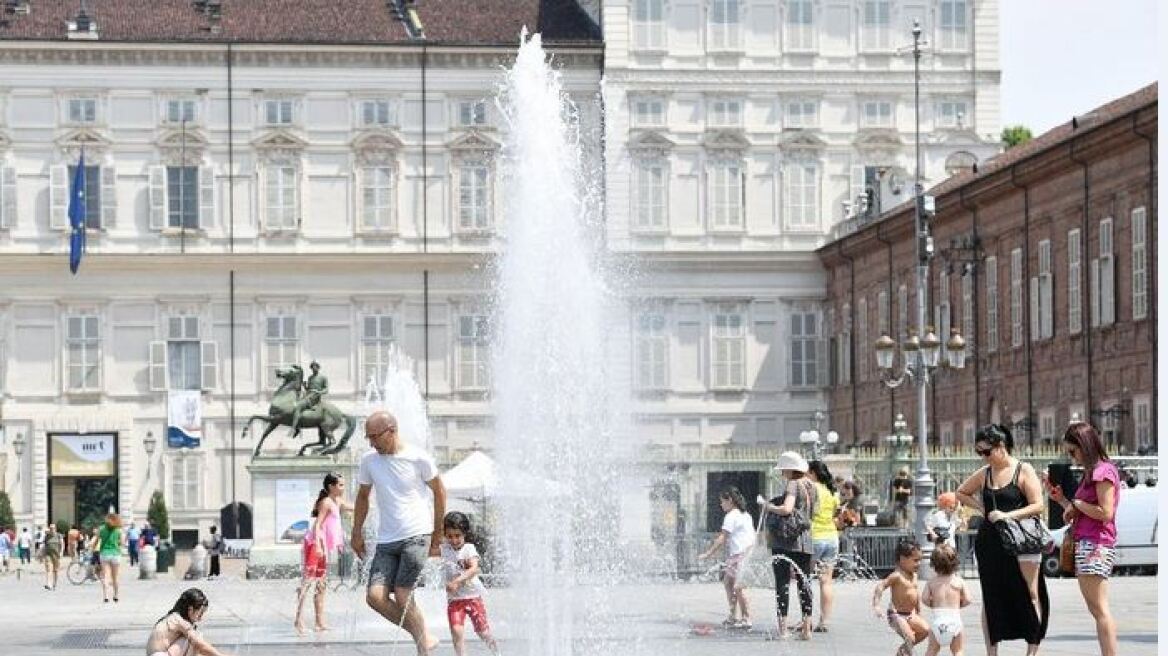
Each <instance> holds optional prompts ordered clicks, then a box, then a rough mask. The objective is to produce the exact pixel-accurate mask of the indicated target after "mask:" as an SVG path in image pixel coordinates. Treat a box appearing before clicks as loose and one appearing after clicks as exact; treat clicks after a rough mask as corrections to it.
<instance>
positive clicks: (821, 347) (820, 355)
mask: <svg viewBox="0 0 1168 656" xmlns="http://www.w3.org/2000/svg"><path fill="white" fill-rule="evenodd" d="M828 369H829V367H828V366H827V339H825V338H823V337H821V338H819V339H817V340H815V378H816V380H814V381H808V382H812V383H816V384H818V386H819V387H827V386H829V385H831V372H830V371H828Z"/></svg>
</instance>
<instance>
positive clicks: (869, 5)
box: [860, 0, 892, 50]
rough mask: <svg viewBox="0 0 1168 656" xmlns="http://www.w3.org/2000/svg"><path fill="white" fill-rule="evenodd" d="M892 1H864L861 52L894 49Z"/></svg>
mask: <svg viewBox="0 0 1168 656" xmlns="http://www.w3.org/2000/svg"><path fill="white" fill-rule="evenodd" d="M891 28H892V2H891V0H864V16H863V19H862V22H861V29H860V48H861V50H891V49H892V29H891Z"/></svg>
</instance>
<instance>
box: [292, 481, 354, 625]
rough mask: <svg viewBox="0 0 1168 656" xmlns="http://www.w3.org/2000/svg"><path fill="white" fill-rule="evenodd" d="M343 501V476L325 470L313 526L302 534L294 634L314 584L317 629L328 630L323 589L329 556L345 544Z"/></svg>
mask: <svg viewBox="0 0 1168 656" xmlns="http://www.w3.org/2000/svg"><path fill="white" fill-rule="evenodd" d="M352 508H353V506H352V505H351V504H350V503H349V502H348V501H345V479H344V477H342V476H341V475H340V474H338V473H335V472H333V473H329V474H325V477H324V483H323V485H322V486H321V490H320V494H319V495H318V496H317V497H316V504H315V505H314V506H313V508H312V518H313V519H312V526H311V527H310V528H309V529H308V532H307V533H305V534H304V547H303V554H302V556H303V561H302V567H303V573H302V577H301V581H300V588H299V589H298V590H297V591H296V619H295V621H294V624H293V626H294V627H295V628H296V634H297V635H304V622H303V621H302V620H301V615H302V614H303V611H304V599H305V598H306V597H307V596H308V590H309V588H315V593H316V594H315V596H314V598H313V604H312V605H313V607H314V609H315V610H316V627H315V628H316V630H317V631H327V630H328V625H326V624H325V622H324V593H325V590H326V589H327V587H328V586H327V585H326V583H325V579H326V578H327V576H328V565H329V560H331V559H332V557H333V555H334V554H336V553H338V552H340V551H341V550H342V549H344V548H345V539H344V532H343V531H342V529H341V511H342V510H352Z"/></svg>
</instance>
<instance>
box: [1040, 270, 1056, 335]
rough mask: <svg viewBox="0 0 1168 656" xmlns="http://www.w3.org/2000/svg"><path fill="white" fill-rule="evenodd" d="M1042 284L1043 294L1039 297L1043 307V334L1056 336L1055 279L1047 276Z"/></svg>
mask: <svg viewBox="0 0 1168 656" xmlns="http://www.w3.org/2000/svg"><path fill="white" fill-rule="evenodd" d="M1042 283H1043V284H1042V285H1041V291H1042V296H1041V298H1040V299H1039V301H1040V305H1041V307H1042V336H1043V337H1046V338H1049V337H1054V280H1053V279H1052V278H1051V276H1049V275H1048V276H1046V277H1045V278H1044V279H1043V281H1042Z"/></svg>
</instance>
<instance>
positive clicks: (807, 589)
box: [760, 451, 817, 640]
mask: <svg viewBox="0 0 1168 656" xmlns="http://www.w3.org/2000/svg"><path fill="white" fill-rule="evenodd" d="M775 470H776V471H778V472H780V473H781V474H782V477H783V478H782V481H783V490H782V494H780V495H779V496H776V497H774V498H773V499H771V500H770V501H769V502H767V501H766V500H765V499H760V505H761V506H762V507H763V511H764V512H766V513H768V514H769V515H770V516H769V517H768V518H767V539H768V541H769V542H770V545H771V563H772V568H773V569H774V574H775V602H776V605H777V606H778V620H779V635H780V637H783V638H785V637H787V633H788V628H787V610H788V606H789V604H790V584H791V573H792V569H791V566H792V564H794V567H795V570H796V571H795V584H796V586H797V587H798V590H799V609H800V610H801V611H802V613H803V621H802V622H801V623H800V624H799V637H800V638H801V639H802V640H810V639H811V612H812V600H811V582H810V580H809V578H808V577H809V576H810V573H811V552H812V549H813V547H812V544H811V516H812V515H814V514H815V510H816V507H817V505H816V498H817V497H816V491H815V485H814V484H813V483H812V482H811V481H810V480H809V479H808V478H807V461H806V460H804V459H803V456H801V455H799V454H798V453H796V452H794V451H786V452H784V453H782V454H780V455H779V461H778V463H777V464H776V465H775Z"/></svg>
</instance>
